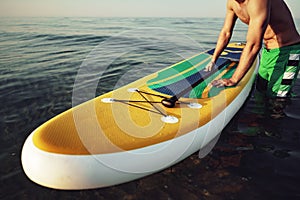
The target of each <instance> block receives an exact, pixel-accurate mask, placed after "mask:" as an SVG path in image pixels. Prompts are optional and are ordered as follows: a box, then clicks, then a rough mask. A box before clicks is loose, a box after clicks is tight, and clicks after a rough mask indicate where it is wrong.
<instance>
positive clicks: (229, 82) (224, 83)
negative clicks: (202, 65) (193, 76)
mask: <svg viewBox="0 0 300 200" xmlns="http://www.w3.org/2000/svg"><path fill="white" fill-rule="evenodd" d="M211 84H212V85H213V86H214V87H223V86H234V85H236V84H237V83H236V82H235V81H233V80H232V79H231V78H230V79H219V80H214V81H213V82H211Z"/></svg>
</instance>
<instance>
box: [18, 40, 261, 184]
mask: <svg viewBox="0 0 300 200" xmlns="http://www.w3.org/2000/svg"><path fill="white" fill-rule="evenodd" d="M243 47H244V45H243V44H239V43H232V44H229V45H228V47H227V48H226V49H225V51H224V52H223V54H222V57H221V58H219V59H218V61H217V66H216V67H215V68H214V69H213V70H212V71H211V72H205V71H204V68H205V66H206V65H207V64H208V63H209V62H210V60H211V57H212V53H213V50H209V51H205V52H202V53H200V54H198V55H195V56H193V57H191V58H189V59H187V60H183V61H181V62H179V63H177V64H174V65H172V66H170V67H167V68H165V69H163V70H160V71H158V72H157V73H154V74H151V75H149V76H146V77H144V78H142V79H139V80H137V81H135V82H132V83H130V84H128V85H126V86H123V87H121V88H118V89H116V90H113V91H111V92H108V93H106V94H103V95H101V96H99V97H96V98H94V99H92V100H90V101H87V102H85V103H83V104H80V105H78V106H76V107H73V108H71V109H69V110H67V111H65V112H63V113H61V114H59V115H57V116H56V117H54V118H53V119H50V120H49V121H47V122H45V123H44V124H42V125H41V126H40V127H38V128H37V129H36V130H34V131H33V132H32V133H31V134H30V135H29V136H28V138H27V139H26V141H25V143H24V146H23V149H22V156H21V160H22V166H23V169H24V172H25V173H26V175H27V176H28V177H29V179H31V180H32V181H34V182H36V183H38V184H40V185H43V186H46V187H50V188H56V189H70V190H75V189H76V190H77V189H90V188H100V187H107V186H112V185H116V184H120V183H124V182H128V181H131V180H134V179H138V178H141V177H144V176H147V175H150V174H152V173H155V172H158V171H160V170H163V169H165V168H167V167H170V166H172V165H174V164H175V163H178V162H180V161H181V160H183V159H185V158H186V157H188V156H189V155H191V154H193V153H194V152H196V151H198V150H200V152H201V150H203V149H205V147H208V146H209V147H210V148H212V147H213V146H212V145H211V144H212V143H215V142H216V140H217V138H218V137H219V134H220V133H221V131H222V129H223V128H224V127H225V126H226V124H227V123H228V122H229V121H230V120H231V118H232V117H233V116H234V115H235V113H236V112H237V111H238V110H239V109H240V107H241V106H242V104H243V103H244V101H245V100H246V98H247V96H248V95H249V92H250V90H251V87H252V84H253V82H254V78H255V71H256V68H257V65H258V61H255V63H254V64H253V66H252V67H251V68H250V69H249V70H248V72H247V73H246V74H245V76H244V77H243V79H242V80H241V81H240V82H239V83H238V85H237V86H234V87H226V88H215V87H212V86H211V85H210V84H209V83H210V82H211V81H213V80H215V79H219V78H229V77H230V76H231V75H232V74H233V72H234V70H235V68H236V66H237V64H238V59H239V56H240V54H241V52H242V50H243ZM163 100H166V101H171V100H172V101H171V102H173V105H170V106H167V107H166V105H164V103H162V102H164V101H163ZM206 153H207V152H206ZM206 153H205V154H206ZM202 157H203V154H202Z"/></svg>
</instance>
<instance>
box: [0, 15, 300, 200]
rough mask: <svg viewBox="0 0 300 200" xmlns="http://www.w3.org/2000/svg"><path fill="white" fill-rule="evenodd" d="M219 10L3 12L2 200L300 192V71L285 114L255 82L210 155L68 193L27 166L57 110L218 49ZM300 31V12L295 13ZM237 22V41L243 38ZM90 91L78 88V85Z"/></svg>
mask: <svg viewBox="0 0 300 200" xmlns="http://www.w3.org/2000/svg"><path fill="white" fill-rule="evenodd" d="M222 24H223V19H218V18H28V17H27V18H0V102H1V109H0V127H1V128H0V133H1V134H0V135H1V137H0V163H1V165H0V166H1V167H0V199H58V198H59V199H154V198H155V199H300V191H299V187H300V123H299V122H300V117H299V116H300V102H299V100H300V80H299V79H300V77H299V76H298V81H297V83H296V86H295V88H294V93H295V97H293V98H292V99H291V100H290V101H289V103H288V105H287V107H286V108H285V109H284V112H285V114H286V116H285V117H281V118H279V119H275V118H272V117H271V116H270V115H268V112H266V110H268V108H266V105H265V104H266V103H267V102H264V101H262V100H261V98H260V95H259V94H258V92H257V91H256V90H255V89H253V91H252V93H251V96H250V97H249V98H248V100H247V101H246V103H245V104H244V106H243V107H242V109H241V110H240V111H239V112H238V114H237V115H236V116H235V117H234V118H233V119H232V120H231V122H230V123H229V124H228V125H227V126H226V128H225V129H224V130H223V132H222V135H221V138H220V139H219V141H218V143H217V145H216V146H215V148H214V149H213V151H212V152H211V153H210V154H209V155H208V156H207V157H205V158H204V159H199V158H198V157H197V153H196V154H194V155H192V156H190V157H188V158H187V159H185V160H184V161H183V162H181V163H179V164H177V165H175V166H173V167H171V168H169V169H166V170H164V171H162V172H160V173H156V174H154V175H151V176H148V177H145V178H143V179H140V180H137V181H133V182H129V183H125V184H122V185H118V186H114V187H109V188H104V189H95V190H86V191H60V190H53V189H49V188H45V187H42V186H39V185H37V184H35V183H33V182H31V181H30V180H29V179H28V178H27V177H26V175H25V174H24V172H23V170H22V166H21V150H22V146H23V143H24V141H25V139H26V138H27V136H28V135H29V134H30V133H31V132H32V131H33V130H34V129H35V128H37V127H38V126H39V125H41V124H42V123H43V122H45V121H47V120H49V119H50V118H52V117H54V116H56V115H57V114H59V113H61V112H63V111H65V110H67V109H69V108H71V107H72V106H74V105H77V104H79V103H81V102H84V101H86V100H88V99H92V98H94V97H95V96H98V95H100V94H103V93H105V92H107V91H111V90H113V89H114V88H118V87H120V86H122V85H124V84H127V83H130V82H131V81H133V80H136V79H138V78H141V77H143V76H145V75H147V74H150V73H153V72H155V71H157V70H159V69H162V68H164V67H167V66H169V65H171V64H174V63H176V62H178V61H180V60H182V59H185V58H188V57H190V56H193V55H194V54H196V53H198V52H200V51H203V50H207V49H210V48H213V47H214V46H215V43H216V40H217V36H218V33H219V31H220V29H221V27H222ZM296 24H297V27H298V30H299V27H300V20H296ZM246 31H247V27H246V26H245V25H243V24H242V23H240V22H238V23H237V26H236V28H235V32H234V35H233V37H232V40H231V41H238V42H242V41H244V40H245V37H246ZM78 87H79V88H81V89H84V91H86V92H84V93H82V94H77V95H74V93H73V90H74V88H78Z"/></svg>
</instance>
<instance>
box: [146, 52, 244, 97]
mask: <svg viewBox="0 0 300 200" xmlns="http://www.w3.org/2000/svg"><path fill="white" fill-rule="evenodd" d="M213 52H214V49H212V50H210V51H207V52H204V53H201V54H199V55H196V56H195V57H192V58H190V59H187V60H185V61H183V62H180V63H178V64H176V65H173V66H171V67H170V68H167V69H165V70H163V71H161V72H158V74H157V76H156V77H155V78H153V79H151V80H149V81H147V85H148V87H149V88H150V89H152V90H155V91H157V92H159V93H162V94H166V95H170V96H174V95H176V94H179V93H184V92H183V91H188V92H186V93H185V94H183V96H182V97H186V98H196V99H199V98H208V97H212V96H215V95H217V94H218V93H219V92H220V91H221V90H222V89H221V88H214V87H210V84H209V83H210V82H211V81H213V80H214V79H220V78H229V77H231V76H232V74H233V73H234V71H235V69H236V67H237V62H235V60H237V59H239V57H240V55H241V48H233V47H227V48H226V49H225V50H224V52H223V55H222V57H221V58H219V59H218V60H217V62H216V66H217V70H216V71H215V72H212V73H209V72H206V71H204V69H205V67H206V66H207V64H208V63H209V62H210V60H211V57H212V54H213ZM232 60H234V61H232ZM199 80H203V81H201V82H200V83H199V84H197V81H198V82H199ZM187 88H190V89H187Z"/></svg>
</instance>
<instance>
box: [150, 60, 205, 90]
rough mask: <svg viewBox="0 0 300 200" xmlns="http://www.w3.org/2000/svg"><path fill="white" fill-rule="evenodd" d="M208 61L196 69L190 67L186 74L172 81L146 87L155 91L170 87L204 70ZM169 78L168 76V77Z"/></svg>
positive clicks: (178, 75) (179, 75)
mask: <svg viewBox="0 0 300 200" xmlns="http://www.w3.org/2000/svg"><path fill="white" fill-rule="evenodd" d="M209 61H210V60H207V61H206V62H204V63H203V64H201V65H199V66H197V67H195V68H194V67H193V66H191V67H190V68H192V69H191V70H189V71H188V72H186V73H183V74H177V76H176V77H174V78H172V79H167V80H166V81H163V82H159V83H157V84H153V85H149V86H148V87H149V88H151V89H156V88H160V87H163V86H167V85H170V84H173V83H176V82H178V81H181V80H183V79H185V78H187V77H189V76H191V75H193V74H195V73H198V72H199V71H200V70H202V69H204V68H205V66H206V65H207V64H208V63H209ZM168 77H170V76H168Z"/></svg>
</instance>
